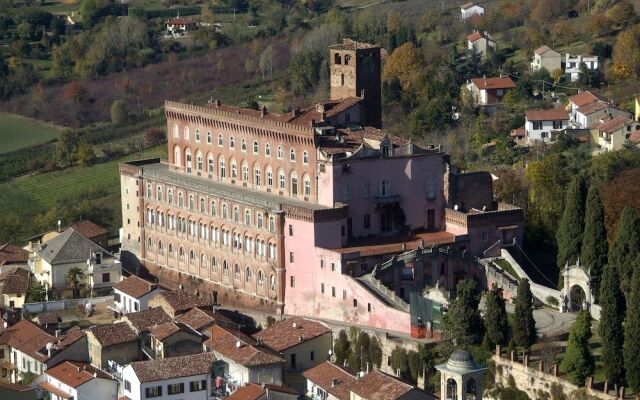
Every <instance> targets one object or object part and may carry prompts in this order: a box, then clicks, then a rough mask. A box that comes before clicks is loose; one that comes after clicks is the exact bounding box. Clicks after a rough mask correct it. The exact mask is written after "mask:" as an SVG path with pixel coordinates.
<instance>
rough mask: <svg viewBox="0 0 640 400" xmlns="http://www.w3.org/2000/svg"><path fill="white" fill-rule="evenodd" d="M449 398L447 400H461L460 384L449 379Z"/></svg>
mask: <svg viewBox="0 0 640 400" xmlns="http://www.w3.org/2000/svg"><path fill="white" fill-rule="evenodd" d="M446 393H447V397H446V400H459V399H458V382H456V380H455V379H453V378H449V379H447V392H446Z"/></svg>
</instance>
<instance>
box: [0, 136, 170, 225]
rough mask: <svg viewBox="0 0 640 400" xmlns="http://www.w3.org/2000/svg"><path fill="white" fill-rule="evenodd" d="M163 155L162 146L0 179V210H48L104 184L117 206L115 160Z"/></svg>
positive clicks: (23, 212)
mask: <svg viewBox="0 0 640 400" xmlns="http://www.w3.org/2000/svg"><path fill="white" fill-rule="evenodd" d="M162 155H166V147H165V146H160V147H156V148H152V149H148V150H145V151H144V152H143V153H142V154H140V153H136V154H132V155H129V156H126V157H123V158H120V159H117V160H114V161H108V162H105V163H102V164H96V165H92V166H90V167H84V168H83V167H73V168H68V169H65V170H62V171H57V172H50V173H44V174H38V175H34V176H23V177H20V178H17V179H14V180H12V181H9V182H5V183H2V184H0V213H1V214H6V213H11V212H14V213H16V214H18V215H19V216H21V217H29V216H33V215H35V214H37V213H41V212H44V211H47V210H48V209H50V208H52V207H54V206H55V205H56V204H57V203H58V202H59V201H61V200H64V199H69V198H72V197H75V196H81V195H82V194H84V193H86V191H87V190H88V189H90V188H92V187H107V188H108V191H109V193H108V196H112V195H115V197H117V202H116V203H114V204H113V207H114V209H118V208H119V207H120V201H119V198H120V176H119V173H118V164H119V163H120V162H122V161H124V160H131V159H141V158H151V157H160V156H162ZM25 223H26V221H25Z"/></svg>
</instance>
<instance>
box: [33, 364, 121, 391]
mask: <svg viewBox="0 0 640 400" xmlns="http://www.w3.org/2000/svg"><path fill="white" fill-rule="evenodd" d="M34 385H37V386H38V387H39V388H40V389H41V390H42V391H43V392H44V393H46V394H48V395H49V398H51V399H52V400H63V399H78V400H80V399H92V400H115V399H117V398H118V381H117V380H116V379H115V378H114V377H113V376H111V375H109V374H107V373H106V372H103V371H102V370H100V369H99V368H95V367H94V366H92V365H91V364H87V363H82V362H77V361H64V362H61V363H60V364H58V365H56V366H55V367H52V368H49V369H47V370H46V371H45V372H44V374H42V375H40V376H39V377H38V378H37V379H36V380H35V381H34Z"/></svg>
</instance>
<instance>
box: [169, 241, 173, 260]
mask: <svg viewBox="0 0 640 400" xmlns="http://www.w3.org/2000/svg"><path fill="white" fill-rule="evenodd" d="M169 258H173V244H171V243H169Z"/></svg>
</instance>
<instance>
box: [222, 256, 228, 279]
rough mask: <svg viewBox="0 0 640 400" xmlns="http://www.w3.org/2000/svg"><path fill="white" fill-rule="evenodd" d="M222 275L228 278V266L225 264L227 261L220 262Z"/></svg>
mask: <svg viewBox="0 0 640 400" xmlns="http://www.w3.org/2000/svg"><path fill="white" fill-rule="evenodd" d="M222 275H224V276H229V264H227V260H224V261H223V262H222Z"/></svg>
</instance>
